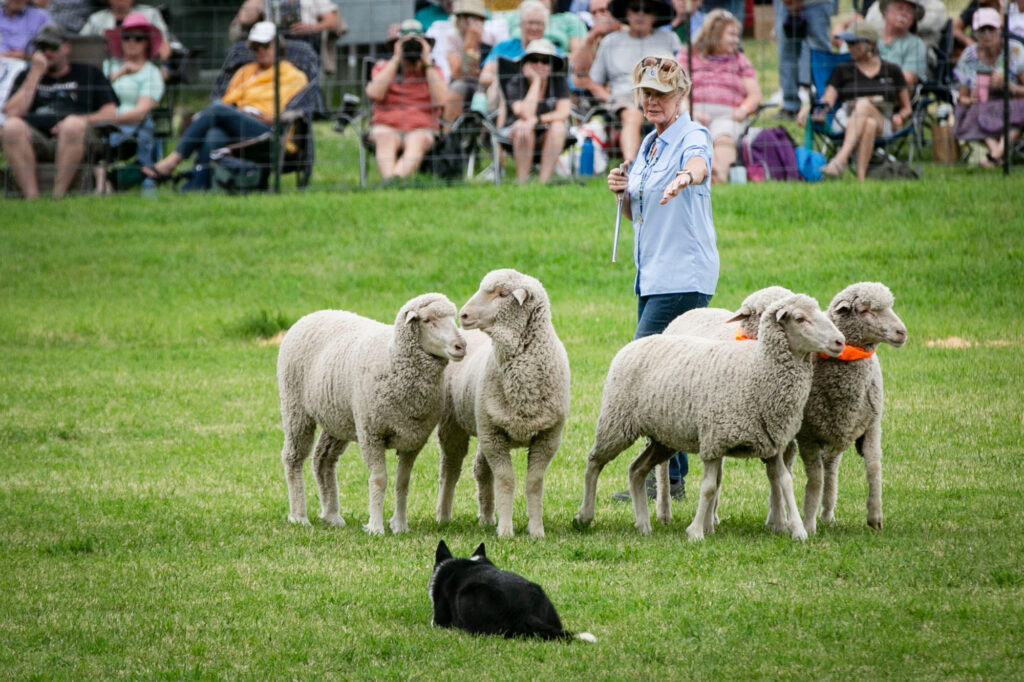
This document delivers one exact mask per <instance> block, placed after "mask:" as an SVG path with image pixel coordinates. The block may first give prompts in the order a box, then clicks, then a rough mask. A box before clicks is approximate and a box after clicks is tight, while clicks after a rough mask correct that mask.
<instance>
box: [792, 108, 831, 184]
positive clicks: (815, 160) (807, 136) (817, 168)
mask: <svg viewBox="0 0 1024 682" xmlns="http://www.w3.org/2000/svg"><path fill="white" fill-rule="evenodd" d="M825 163H826V162H825V155H824V154H822V153H821V152H816V151H814V137H813V135H812V134H811V117H810V116H808V117H807V125H806V126H805V130H804V146H803V147H797V149H796V165H797V168H799V169H800V175H802V176H803V178H804V180H806V181H807V182H817V181H818V180H821V167H822V166H824V165H825Z"/></svg>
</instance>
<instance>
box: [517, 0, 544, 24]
mask: <svg viewBox="0 0 1024 682" xmlns="http://www.w3.org/2000/svg"><path fill="white" fill-rule="evenodd" d="M538 9H539V10H540V11H541V12H543V13H544V23H545V24H547V23H548V18H549V17H550V16H551V11H550V10H548V8H547V6H546V5H545V4H544V3H543V2H541V1H540V0H523V1H522V2H521V3H519V21H522V20H523V17H525V16H526V13H527V12H529V11H530V10H538Z"/></svg>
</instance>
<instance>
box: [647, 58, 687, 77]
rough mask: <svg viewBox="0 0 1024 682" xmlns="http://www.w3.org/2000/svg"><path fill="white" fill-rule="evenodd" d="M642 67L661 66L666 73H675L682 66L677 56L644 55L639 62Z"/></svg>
mask: <svg viewBox="0 0 1024 682" xmlns="http://www.w3.org/2000/svg"><path fill="white" fill-rule="evenodd" d="M639 66H640V68H642V69H651V68H655V67H656V68H659V69H661V70H662V71H664V72H665V73H675V72H676V71H678V70H679V69H681V68H682V67H681V66H680V65H679V62H677V61H676V58H675V57H644V58H643V59H641V60H640V64H639Z"/></svg>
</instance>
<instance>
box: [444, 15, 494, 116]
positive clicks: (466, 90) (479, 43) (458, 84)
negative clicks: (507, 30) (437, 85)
mask: <svg viewBox="0 0 1024 682" xmlns="http://www.w3.org/2000/svg"><path fill="white" fill-rule="evenodd" d="M452 9H453V10H454V11H453V14H454V15H455V31H454V32H451V33H449V34H448V35H447V36H446V39H445V42H447V47H448V49H447V50H446V55H447V59H448V69H449V71H448V72H449V74H450V77H451V80H450V82H449V84H448V94H447V96H446V97H445V102H444V119H445V120H446V121H449V122H451V121H454V120H455V119H456V118H458V117H459V114H461V113H462V112H463V111H464V110H465V109H467V108H468V107H469V104H470V102H471V101H472V99H473V95H474V94H475V93H476V90H477V87H478V86H479V84H480V50H481V48H482V47H483V36H484V22H485V21H486V20H487V11H486V10H485V9H484V3H483V0H456V1H455V5H454V6H453V8H452Z"/></svg>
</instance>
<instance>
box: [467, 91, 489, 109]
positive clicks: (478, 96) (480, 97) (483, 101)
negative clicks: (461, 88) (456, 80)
mask: <svg viewBox="0 0 1024 682" xmlns="http://www.w3.org/2000/svg"><path fill="white" fill-rule="evenodd" d="M469 108H470V109H471V110H472V111H475V112H477V113H478V114H486V113H487V93H486V92H484V91H483V90H477V91H476V92H475V93H474V94H473V101H472V102H470V104H469Z"/></svg>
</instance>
